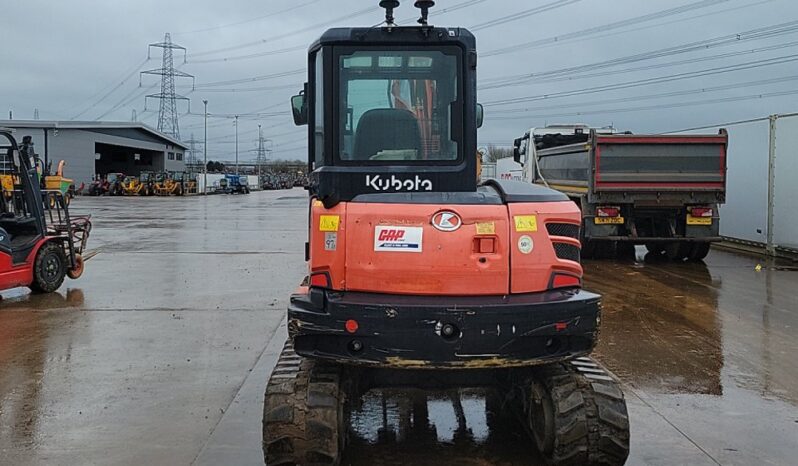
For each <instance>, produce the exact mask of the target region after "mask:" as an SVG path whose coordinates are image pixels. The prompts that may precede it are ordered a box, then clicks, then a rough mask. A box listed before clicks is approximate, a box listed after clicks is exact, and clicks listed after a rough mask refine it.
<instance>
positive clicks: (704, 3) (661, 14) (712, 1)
mask: <svg viewBox="0 0 798 466" xmlns="http://www.w3.org/2000/svg"><path fill="white" fill-rule="evenodd" d="M728 1H729V0H701V1H698V2H694V3H689V4H687V5H682V6H679V7H676V8H669V9H667V10H661V11H657V12H654V13H649V14H646V15H642V16H636V17H634V18H628V19H624V20H621V21H616V22H614V23H609V24H602V25H600V26H593V27H591V28H587V29H582V30H581V31H576V32H571V33H568V34H563V35H559V36H552V37H547V38H544V39H538V40H534V41H530V42H523V43H520V44H515V45H511V46H507V47H502V48H500V49H495V50H490V51H487V52H484V53H481V54H480V56H481V57H484V58H487V57H492V56H496V55H503V54H505V53H511V52H517V51H519V50H522V49H525V48H530V47H535V46H538V45H546V44H551V43H555V42H562V41H564V40H568V39H573V38H577V37H583V36H586V35H591V34H596V33H600V32H606V31H610V30H613V29H619V28H623V27H625V26H630V25H636V24H639V23H641V22H647V21H653V20H656V19H660V18H665V17H668V16H673V15H678V14H682V13H686V12H688V11H693V10H697V9H700V8H706V7H709V6H714V5H717V4H719V3H726V2H728Z"/></svg>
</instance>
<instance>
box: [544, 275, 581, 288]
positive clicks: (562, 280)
mask: <svg viewBox="0 0 798 466" xmlns="http://www.w3.org/2000/svg"><path fill="white" fill-rule="evenodd" d="M581 286H582V279H581V278H579V277H577V276H576V275H571V274H566V273H555V274H554V276H553V277H552V278H551V286H549V288H550V289H553V288H579V287H581Z"/></svg>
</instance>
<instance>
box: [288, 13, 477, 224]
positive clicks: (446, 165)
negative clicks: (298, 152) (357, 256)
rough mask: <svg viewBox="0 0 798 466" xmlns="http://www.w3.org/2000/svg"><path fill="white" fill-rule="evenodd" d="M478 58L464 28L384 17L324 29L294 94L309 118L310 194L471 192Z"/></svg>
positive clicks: (333, 198) (302, 116)
mask: <svg viewBox="0 0 798 466" xmlns="http://www.w3.org/2000/svg"><path fill="white" fill-rule="evenodd" d="M476 65H477V55H476V43H475V39H474V36H473V35H472V34H471V33H470V32H468V31H467V30H465V29H463V28H445V27H433V26H430V25H427V24H426V21H424V22H423V23H422V24H421V25H419V26H411V27H405V26H403V27H397V26H396V25H394V24H392V18H391V21H390V22H389V23H388V24H387V25H385V26H382V27H374V28H335V29H330V30H327V31H326V32H325V33H324V34H323V35H322V36H321V37H320V38H319V39H318V40H317V41H316V42H314V43H313V44H312V45H311V46H310V48H309V50H308V70H309V71H308V74H309V75H308V81H307V83H306V84H305V89H304V91H303V92H302V93H300V94H299V95H296V96H294V97H293V98H292V102H291V103H292V107H293V113H294V120H295V123H296V124H298V125H301V124H308V141H309V144H308V173H309V174H310V175H309V184H310V187H309V189H310V192H311V195H314V196H317V197H318V198H319V199H320V200H321V201H322V202H323V203H324V205H325V206H326V207H328V208H329V207H332V206H334V205H336V204H338V203H339V202H346V201H351V200H353V199H354V198H355V197H357V196H359V195H367V194H372V193H393V192H425V191H431V192H473V191H475V190H476V187H477V176H476V173H477V167H476V164H477V161H476V158H475V156H474V154H475V153H476V144H477V141H476V137H477V136H476V130H477V127H478V126H479V123H481V122H479V121H478V120H481V111H478V105H477V98H476V92H477V91H476ZM479 110H481V109H479Z"/></svg>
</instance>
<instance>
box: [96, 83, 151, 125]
mask: <svg viewBox="0 0 798 466" xmlns="http://www.w3.org/2000/svg"><path fill="white" fill-rule="evenodd" d="M156 86H158V83H155V84H152V85H151V86H149V87H146V88H144V89H143V90H142V88H141V87H135V88H133V90H132V91H130V92H129V93H128V94H125V96H124V97H122V99H121V100H120V101H119V102H117V103H116V104H115V105H114V106H112V107H111V108H109V109H108V110H106V111H105V112H103V113H102V114H101V115H100V116H98V117H97V118H95V120H101V119H103V118H105V117H106V116H107V115H109V114H110V113H112V112H114V111H115V110H117V109H119V108H122V107H124V106H125V105H127V104H129V103H131V102H133V101H134V100H136V99H138V98H140V97H141V96H143V95H144V94H146V93H147V92H149V91H150V90H152V89H155V87H156ZM134 94H135V95H134ZM145 111H146V108H145Z"/></svg>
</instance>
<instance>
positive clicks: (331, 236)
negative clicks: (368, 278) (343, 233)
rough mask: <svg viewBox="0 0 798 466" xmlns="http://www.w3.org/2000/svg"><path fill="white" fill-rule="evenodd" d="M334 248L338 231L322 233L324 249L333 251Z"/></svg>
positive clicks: (336, 245)
mask: <svg viewBox="0 0 798 466" xmlns="http://www.w3.org/2000/svg"><path fill="white" fill-rule="evenodd" d="M336 249H338V233H335V232H327V233H324V250H325V251H335V250H336Z"/></svg>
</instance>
